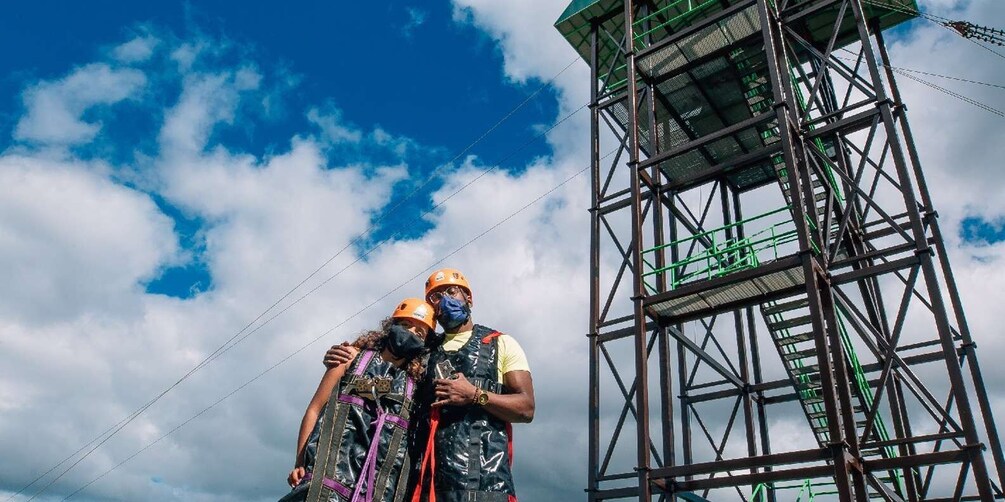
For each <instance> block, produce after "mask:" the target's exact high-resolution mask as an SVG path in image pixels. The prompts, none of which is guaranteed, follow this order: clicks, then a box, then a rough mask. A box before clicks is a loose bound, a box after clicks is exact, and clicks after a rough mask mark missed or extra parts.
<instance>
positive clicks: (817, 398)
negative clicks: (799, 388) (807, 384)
mask: <svg viewBox="0 0 1005 502" xmlns="http://www.w3.org/2000/svg"><path fill="white" fill-rule="evenodd" d="M800 401H802V402H803V404H804V405H806V406H812V405H814V404H820V403H822V402H824V398H823V397H822V396H813V397H806V398H801V399H800Z"/></svg>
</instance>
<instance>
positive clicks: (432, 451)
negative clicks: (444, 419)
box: [412, 409, 440, 502]
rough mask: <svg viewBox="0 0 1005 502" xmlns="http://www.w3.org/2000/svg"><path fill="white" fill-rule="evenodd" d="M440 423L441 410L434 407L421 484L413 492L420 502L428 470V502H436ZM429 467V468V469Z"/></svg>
mask: <svg viewBox="0 0 1005 502" xmlns="http://www.w3.org/2000/svg"><path fill="white" fill-rule="evenodd" d="M439 425H440V410H438V409H434V410H433V411H432V412H431V413H430V414H429V439H428V440H426V452H425V453H423V455H422V467H420V468H419V484H418V485H417V486H416V487H415V493H413V494H412V502H420V500H421V499H422V491H423V488H425V483H426V472H427V471H428V472H429V499H428V502H436V490H435V489H434V486H433V485H434V484H435V479H436V457H435V455H436V447H435V443H436V428H437V427H438V426H439ZM427 468H428V469H427Z"/></svg>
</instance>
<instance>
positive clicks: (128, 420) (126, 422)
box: [7, 56, 586, 501]
mask: <svg viewBox="0 0 1005 502" xmlns="http://www.w3.org/2000/svg"><path fill="white" fill-rule="evenodd" d="M578 60H579V57H578V56H577V57H576V58H574V59H573V60H572V61H571V62H569V64H567V65H566V66H565V67H564V68H562V69H561V70H560V71H559V72H558V73H556V74H555V75H554V76H552V77H551V78H550V79H548V80H547V81H545V83H544V84H542V85H541V86H540V87H538V88H537V89H536V90H535V91H534V92H532V93H531V94H530V95H529V96H527V97H526V98H525V99H524V100H523V101H521V102H520V103H519V104H518V105H517V106H516V107H515V108H513V109H512V110H510V111H509V112H508V113H507V114H506V115H504V116H503V117H502V118H500V119H499V120H498V121H497V122H496V123H495V124H493V125H492V126H491V127H490V128H489V129H488V130H486V131H485V132H484V133H482V134H481V135H480V136H479V137H478V138H477V139H475V140H474V141H473V142H471V143H470V144H468V145H467V146H466V147H464V149H462V150H461V151H460V152H459V153H457V154H456V155H455V156H454V157H453V158H451V159H450V160H449V161H448V162H446V163H444V164H441V165H439V166H438V167H437V168H436V169H434V170H433V171H432V172H431V173H430V174H429V175H428V176H427V177H426V179H425V181H424V182H423V183H422V184H420V185H419V186H417V187H416V188H414V189H413V190H412V191H411V192H409V193H408V194H407V195H405V197H403V198H400V199H399V200H398V202H397V203H396V204H395V205H394V206H392V207H391V208H390V209H388V210H386V211H383V212H382V213H381V215H380V216H379V217H378V218H377V219H375V220H374V221H372V222H371V223H370V224H369V225H368V226H367V228H366V229H364V230H363V232H361V233H360V234H358V235H357V236H356V237H355V238H353V239H352V240H350V242H349V243H347V244H346V245H345V246H343V247H342V248H341V249H340V250H339V251H338V252H336V253H335V254H333V255H332V256H331V257H329V258H328V259H327V260H325V262H324V263H322V264H321V265H320V266H319V267H317V268H316V269H315V270H314V271H313V272H311V273H310V274H308V275H307V276H306V277H305V278H304V279H303V280H301V281H300V282H299V283H297V285H296V286H294V287H293V288H291V289H290V290H289V291H287V292H286V293H285V294H283V295H282V296H281V297H280V298H279V299H277V300H276V301H275V302H273V303H272V305H270V306H269V307H268V308H266V309H265V310H263V311H262V312H261V313H260V314H258V316H257V317H255V318H254V319H253V320H252V321H251V322H249V323H248V324H247V325H245V326H244V327H243V328H241V330H240V331H238V332H237V333H236V334H234V335H233V336H232V337H230V338H229V339H228V340H227V341H225V342H224V343H223V344H222V345H221V346H220V347H218V348H217V349H216V350H214V351H213V352H212V353H210V354H209V355H208V356H206V357H205V358H204V359H203V360H202V361H200V362H199V363H198V364H196V365H195V366H194V367H193V368H192V369H191V370H189V371H188V372H187V373H185V374H184V375H182V377H181V378H179V379H178V380H177V381H175V382H174V383H173V384H171V385H170V386H169V387H167V388H166V389H164V390H163V391H162V392H161V393H160V394H158V395H157V396H155V397H154V398H153V399H151V400H150V401H147V402H146V403H145V404H143V405H142V406H141V407H140V408H138V409H136V410H134V411H133V412H132V413H130V414H129V415H127V416H126V417H125V418H123V419H122V420H121V421H119V422H118V423H117V424H115V425H113V426H111V427H110V428H108V429H106V430H105V431H103V432H102V433H100V434H98V435H97V436H96V437H95V438H94V439H91V440H90V441H88V442H87V443H86V444H84V445H83V446H81V447H80V448H79V449H77V450H76V451H75V452H73V453H72V454H70V455H69V456H67V457H66V458H64V459H63V460H61V461H59V462H58V463H57V464H55V465H54V466H52V467H51V468H49V469H48V470H47V471H45V472H44V473H42V474H41V475H39V476H38V477H36V478H35V479H33V480H32V481H31V482H30V483H28V484H27V485H25V486H24V487H22V488H21V489H20V490H18V491H17V492H15V493H14V494H13V495H11V496H10V497H8V498H7V500H8V501H10V500H13V499H14V497H16V496H17V495H20V494H21V493H23V492H24V491H25V490H27V489H28V488H30V487H31V486H33V485H34V484H35V483H37V482H39V481H40V480H41V479H42V478H44V477H45V476H47V475H48V474H50V473H52V472H53V471H55V470H56V469H58V468H59V466H61V465H63V464H65V463H66V462H68V461H70V460H71V459H73V458H74V457H76V456H77V455H78V454H80V453H81V452H82V451H84V450H86V449H87V448H88V447H89V446H91V445H93V444H94V443H95V442H98V444H97V445H96V446H94V447H93V448H91V450H89V451H88V452H87V453H85V454H84V456H83V457H81V458H80V459H78V460H77V461H76V462H74V463H73V464H72V465H71V466H70V467H69V468H67V469H66V470H64V471H63V472H62V473H61V474H60V475H59V476H57V477H56V479H54V480H52V481H51V482H50V483H49V485H46V487H45V488H47V487H48V486H51V484H52V483H53V482H55V481H56V480H58V479H59V478H60V477H62V476H63V475H64V474H66V472H68V471H69V470H70V469H72V468H73V467H74V466H76V465H77V464H78V463H79V462H80V461H81V460H83V459H84V458H86V457H87V456H88V455H90V453H91V452H93V451H94V450H95V449H97V448H98V447H100V446H101V445H103V444H104V443H105V442H106V441H108V440H109V439H111V437H112V436H114V435H115V434H117V433H118V432H119V431H121V430H122V429H123V428H124V427H126V426H127V425H129V423H131V422H132V421H133V420H135V419H136V418H138V417H139V416H140V415H141V414H143V412H145V411H146V410H147V409H148V408H149V407H150V406H152V405H153V404H155V403H156V402H157V401H159V400H160V399H161V398H162V397H164V396H165V395H166V394H168V393H169V392H171V391H172V390H173V389H174V388H175V387H177V386H178V385H179V384H181V383H182V382H183V381H185V380H186V379H188V378H189V377H190V376H192V375H193V374H195V373H196V372H197V371H199V370H201V369H202V368H203V367H205V366H206V365H207V364H209V363H211V362H212V361H214V360H215V359H217V358H218V357H219V356H220V355H221V354H222V353H223V352H226V351H227V350H229V349H230V348H232V347H233V346H234V345H236V343H234V344H231V342H233V341H234V340H235V339H236V338H238V337H240V336H241V335H242V334H244V333H245V332H246V331H247V330H248V329H249V328H251V326H253V325H254V324H255V323H256V322H258V321H259V320H261V319H262V318H263V317H265V316H266V315H267V314H268V313H269V312H270V311H272V310H273V309H274V308H276V306H278V305H279V304H280V303H282V302H283V301H284V300H286V299H287V298H289V297H290V296H291V295H292V294H293V293H294V292H295V291H297V290H298V289H300V288H301V287H302V286H303V285H304V284H306V283H307V281H309V280H310V279H312V278H313V277H315V276H316V275H317V274H318V273H319V272H321V270H323V269H324V268H325V267H327V266H328V265H329V264H331V262H333V261H334V260H335V259H337V258H338V257H339V256H341V255H342V254H343V253H344V252H345V251H346V250H348V249H349V248H350V247H352V246H353V245H355V244H360V243H362V240H363V238H364V237H366V236H367V235H369V234H370V233H371V232H372V231H373V230H374V228H375V227H376V226H377V225H378V224H379V223H380V222H381V221H383V220H384V219H385V218H387V217H388V216H390V215H391V214H393V213H394V212H395V211H396V210H397V209H398V208H399V207H401V205H402V204H404V202H405V201H407V200H408V199H410V198H411V197H412V196H414V195H415V194H416V193H418V192H419V191H420V190H422V189H423V188H425V187H426V186H428V185H429V184H430V183H431V182H432V181H433V179H434V178H435V177H436V176H437V175H438V174H439V173H440V172H441V171H443V170H444V169H445V168H446V167H448V166H451V165H453V163H454V162H456V161H457V160H458V159H460V158H461V157H462V156H464V155H465V154H466V153H467V152H468V151H470V150H471V149H472V148H473V147H474V146H475V145H477V144H478V143H480V142H481V141H482V140H484V139H485V138H486V137H488V136H489V135H490V134H491V133H492V132H494V131H495V130H496V129H498V128H499V126H500V125H502V124H503V123H504V122H506V121H507V120H508V119H509V118H510V117H512V116H513V115H514V114H515V113H516V112H517V111H519V110H520V109H521V108H523V107H524V106H525V105H526V104H527V103H529V102H530V101H532V100H533V99H534V98H536V97H537V96H538V95H539V94H540V93H541V92H542V91H544V89H546V88H548V87H550V86H552V85H553V84H554V81H555V80H556V79H557V78H558V77H560V76H561V75H562V74H563V73H565V72H566V71H567V70H568V69H569V68H571V67H572V65H573V64H575V63H576V62H577V61H578ZM585 106H586V105H584V106H583V107H580V108H579V109H577V110H575V111H573V112H572V113H570V114H568V115H566V116H565V117H564V118H563V119H561V120H560V121H559V122H556V123H555V124H554V125H553V126H552V127H550V128H548V129H547V130H545V131H544V132H542V133H539V134H538V135H537V136H535V137H533V138H532V140H533V139H536V138H537V137H538V136H541V135H543V134H546V133H547V132H549V131H551V130H552V129H554V128H555V127H557V126H558V125H559V124H561V123H562V122H564V121H565V120H567V119H568V118H569V117H570V116H571V115H573V114H575V113H577V112H579V111H580V110H582V108H584V107H585ZM530 141H531V140H529V141H528V142H526V143H524V145H522V146H521V147H520V148H519V149H517V150H516V151H513V152H511V153H510V154H509V155H507V156H506V157H505V159H507V160H508V159H509V158H511V157H512V156H514V155H516V153H518V152H519V151H521V150H522V149H523V148H525V147H526V146H527V145H529V143H530ZM484 174H486V173H483V174H482V176H483V175H484ZM480 177H481V176H479V178H480ZM476 179H477V178H476ZM469 184H470V183H469ZM466 187H467V185H465V186H464V187H462V188H461V189H463V188H466ZM458 191H459V190H458ZM455 194H456V192H455ZM453 195H454V194H451V197H452V196H453ZM446 200H447V199H444V201H441V204H442V202H446ZM400 233H401V232H398V233H397V234H395V235H399V234H400ZM358 261H360V258H357V259H356V260H354V261H353V262H352V264H354V263H356V262H358ZM350 265H351V264H350ZM346 268H348V267H345V268H343V269H342V270H341V271H339V274H340V273H341V272H343V271H345V270H346ZM337 275H338V274H336V276H337ZM333 278H334V276H333V277H330V278H328V279H327V280H326V281H324V282H323V283H322V284H325V283H327V282H329V281H331V280H332V279H333ZM317 289H318V287H315V288H314V289H312V290H311V291H310V293H313V292H314V291H316V290H317ZM308 294H309V293H308ZM305 297H306V295H305V296H303V297H301V298H299V299H298V300H297V301H296V302H294V303H293V304H291V305H289V306H287V307H286V308H285V309H283V310H282V311H281V312H285V311H287V310H289V308H290V307H292V306H293V305H295V304H296V303H299V302H300V301H301V300H303V299H304V298H305ZM275 317H277V316H273V317H272V318H270V319H269V320H271V319H275ZM264 325H265V324H264V323H263V324H262V325H259V326H258V327H256V328H255V329H254V330H253V331H252V333H253V332H255V331H257V330H258V329H260V328H261V327H263V326H264ZM246 337H247V335H245V337H244V338H246ZM242 340H243V338H242ZM238 343H239V342H238ZM228 344H231V345H230V346H229V347H228ZM109 431H111V432H109ZM106 435H107V437H106ZM102 438H104V439H102ZM99 441H100V442H99ZM45 488H43V489H42V490H40V491H39V492H38V493H36V494H35V496H37V495H38V494H39V493H42V492H43V491H45ZM35 496H33V497H32V498H34V497H35ZM29 500H30V499H29Z"/></svg>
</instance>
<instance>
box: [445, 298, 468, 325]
mask: <svg viewBox="0 0 1005 502" xmlns="http://www.w3.org/2000/svg"><path fill="white" fill-rule="evenodd" d="M470 318H471V307H468V304H467V302H464V301H461V300H458V299H456V298H454V297H452V296H449V295H443V298H441V299H440V305H439V309H438V310H437V312H436V321H437V322H439V323H440V325H441V326H443V328H444V329H454V328H457V327H458V326H462V325H464V323H466V322H468V319H470Z"/></svg>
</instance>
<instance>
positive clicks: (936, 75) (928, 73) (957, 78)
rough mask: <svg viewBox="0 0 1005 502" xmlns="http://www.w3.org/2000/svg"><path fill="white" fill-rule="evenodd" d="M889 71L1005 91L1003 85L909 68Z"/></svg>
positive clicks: (896, 68)
mask: <svg viewBox="0 0 1005 502" xmlns="http://www.w3.org/2000/svg"><path fill="white" fill-rule="evenodd" d="M890 69H891V70H893V71H906V72H909V73H917V74H919V75H927V76H929V77H938V78H944V79H948V80H956V81H958V82H966V83H968V84H977V85H983V86H987V87H996V88H998V89H1005V85H1002V84H992V83H990V82H981V81H980V80H970V79H966V78H962V77H953V76H950V75H940V74H938V73H931V72H927V71H921V70H912V69H910V68H904V67H900V66H891V67H890Z"/></svg>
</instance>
